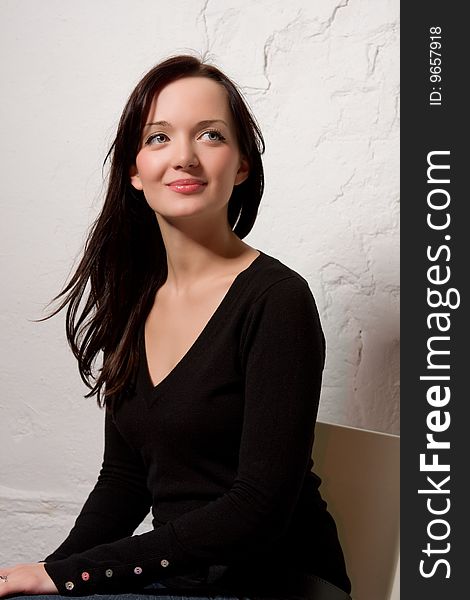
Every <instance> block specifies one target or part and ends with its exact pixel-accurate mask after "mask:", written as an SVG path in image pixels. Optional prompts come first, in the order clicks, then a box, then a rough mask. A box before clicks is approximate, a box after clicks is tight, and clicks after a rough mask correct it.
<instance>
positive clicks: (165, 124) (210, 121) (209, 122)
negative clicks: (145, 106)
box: [144, 119, 228, 129]
mask: <svg viewBox="0 0 470 600" xmlns="http://www.w3.org/2000/svg"><path fill="white" fill-rule="evenodd" d="M213 123H223V124H224V125H226V126H227V127H228V125H227V123H226V122H225V121H224V120H223V119H206V120H205V121H199V123H196V125H195V128H197V127H206V125H212V124H213ZM154 125H156V126H158V127H167V128H168V129H171V128H172V127H173V125H172V124H171V123H168V121H154V122H153V123H147V124H146V125H145V127H152V126H154ZM145 127H144V128H145Z"/></svg>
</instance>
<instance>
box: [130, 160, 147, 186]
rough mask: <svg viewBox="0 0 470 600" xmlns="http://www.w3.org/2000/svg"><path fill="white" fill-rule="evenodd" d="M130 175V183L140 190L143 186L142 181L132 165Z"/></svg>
mask: <svg viewBox="0 0 470 600" xmlns="http://www.w3.org/2000/svg"><path fill="white" fill-rule="evenodd" d="M130 177H131V183H132V185H133V186H134V187H135V189H136V190H139V191H142V190H143V189H144V188H143V186H142V182H141V181H140V176H139V173H138V172H137V167H136V166H135V165H132V167H131V169H130Z"/></svg>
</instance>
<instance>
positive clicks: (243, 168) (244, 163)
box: [234, 156, 250, 185]
mask: <svg viewBox="0 0 470 600" xmlns="http://www.w3.org/2000/svg"><path fill="white" fill-rule="evenodd" d="M249 174H250V164H249V162H248V159H247V158H246V157H245V156H242V157H241V159H240V167H239V168H238V171H237V174H236V176H235V183H234V185H240V183H243V182H244V181H245V180H246V179H247V178H248V175H249Z"/></svg>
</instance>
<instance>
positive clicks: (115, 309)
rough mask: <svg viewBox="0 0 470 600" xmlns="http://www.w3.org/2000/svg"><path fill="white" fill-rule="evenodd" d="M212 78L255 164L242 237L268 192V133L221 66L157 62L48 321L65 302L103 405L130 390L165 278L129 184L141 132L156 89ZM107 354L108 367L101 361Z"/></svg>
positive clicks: (152, 226) (138, 94)
mask: <svg viewBox="0 0 470 600" xmlns="http://www.w3.org/2000/svg"><path fill="white" fill-rule="evenodd" d="M189 76H199V77H201V76H202V77H208V78H210V79H213V80H214V81H217V82H218V83H219V84H220V85H222V86H223V87H224V88H225V89H226V91H227V95H228V101H229V107H230V110H231V113H232V116H233V118H234V122H235V127H236V133H237V141H238V147H239V150H240V152H241V154H243V155H244V156H245V157H246V158H247V159H248V162H249V167H250V171H249V176H248V178H247V179H246V180H245V181H244V182H243V183H241V184H239V185H237V186H234V188H233V192H232V195H231V197H230V200H229V204H228V209H227V216H228V221H229V223H230V226H231V228H232V230H233V231H234V233H235V234H236V235H237V236H238V237H239V238H240V239H243V238H244V237H245V236H246V235H247V234H248V233H249V232H250V231H251V229H252V227H253V225H254V222H255V220H256V216H257V213H258V207H259V203H260V201H261V197H262V194H263V188H264V174H263V165H262V161H261V155H262V154H263V153H264V150H265V146H264V140H263V136H262V133H261V131H260V128H259V126H258V124H257V123H256V120H255V118H254V117H253V115H252V114H251V112H250V110H249V108H248V106H247V105H246V103H245V101H244V99H243V97H242V95H241V93H240V91H239V90H238V89H237V87H236V85H235V84H234V83H233V82H232V81H231V80H230V79H229V78H228V77H227V76H226V75H225V74H224V73H222V72H221V71H220V70H219V69H218V68H216V67H215V66H213V65H210V64H206V63H205V62H204V59H202V58H196V57H194V56H191V55H175V56H171V57H169V58H167V59H166V60H164V61H162V62H160V63H159V64H157V65H156V66H155V67H154V68H152V69H151V70H150V71H149V72H148V73H147V74H146V75H145V76H144V77H143V78H142V79H141V81H140V82H139V83H138V84H137V86H136V87H135V89H134V91H133V92H132V93H131V95H130V97H129V100H128V101H127V104H126V106H125V108H124V111H123V113H122V116H121V119H120V121H119V125H118V129H117V133H116V137H115V139H114V142H113V143H112V145H111V148H110V150H109V152H108V153H107V155H106V158H105V160H104V163H103V166H105V165H106V163H107V162H108V161H110V162H111V166H110V171H109V181H108V186H107V192H106V196H105V201H104V204H103V208H102V210H101V212H100V214H99V216H98V217H97V219H96V220H95V222H94V223H93V225H92V227H91V229H90V233H89V235H88V237H87V241H86V243H85V248H84V253H83V257H82V258H81V260H80V262H79V264H78V267H77V268H76V270H75V272H74V274H73V275H72V276H71V278H70V280H69V282H68V283H67V284H66V285H65V287H64V288H63V289H62V291H61V292H60V293H59V294H58V295H57V296H56V297H55V298H53V300H52V302H55V301H56V300H60V299H61V300H60V304H59V306H58V308H56V309H55V310H54V311H53V312H52V313H51V314H49V315H48V316H47V317H45V318H46V319H48V318H50V317H52V316H53V315H55V314H57V313H58V312H59V311H61V310H62V309H63V308H65V307H66V306H67V312H66V335H67V340H68V343H69V345H70V347H71V349H72V352H73V354H74V355H75V357H76V358H77V360H78V368H79V371H80V376H81V378H82V379H83V381H84V382H85V384H86V385H87V386H88V387H89V388H90V390H91V391H90V392H89V393H88V394H86V396H85V397H86V398H89V397H91V396H94V395H96V396H97V403H98V406H100V407H103V406H105V405H107V406H110V407H114V406H115V404H116V403H117V401H118V400H119V398H122V397H123V395H124V394H126V393H127V392H130V391H131V390H132V387H133V383H134V377H135V374H136V370H137V363H138V335H137V333H138V330H139V328H140V327H141V326H142V324H143V322H144V320H145V318H146V316H147V315H148V313H149V311H150V309H151V307H152V304H153V301H154V299H155V294H156V292H157V290H158V288H159V287H160V286H161V285H162V284H163V283H164V282H165V280H166V277H167V261H166V250H165V246H164V244H163V239H162V236H161V232H160V227H159V225H158V221H157V219H156V216H155V213H154V212H153V210H152V209H151V208H150V207H149V206H148V204H147V202H146V200H145V197H144V195H143V192H141V191H138V190H136V189H135V188H134V187H133V186H132V184H131V181H130V170H131V167H132V166H133V165H134V164H135V159H136V156H137V153H138V151H139V144H140V139H141V132H142V129H143V127H144V125H145V119H146V117H147V114H148V111H149V110H150V105H151V102H152V99H153V98H154V96H155V94H157V93H158V92H159V91H160V90H162V89H163V87H164V86H165V85H167V84H168V83H171V82H173V81H175V80H177V79H180V78H182V77H189ZM100 352H103V364H102V367H101V368H99V369H97V368H96V360H97V358H98V355H99V353H100Z"/></svg>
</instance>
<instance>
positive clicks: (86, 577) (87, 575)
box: [82, 571, 90, 581]
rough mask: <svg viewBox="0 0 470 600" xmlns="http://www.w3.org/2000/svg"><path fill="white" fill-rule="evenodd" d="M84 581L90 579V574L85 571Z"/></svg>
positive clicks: (83, 574)
mask: <svg viewBox="0 0 470 600" xmlns="http://www.w3.org/2000/svg"><path fill="white" fill-rule="evenodd" d="M82 579H83V581H88V580H89V579H90V573H87V572H86V571H83V573H82Z"/></svg>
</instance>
